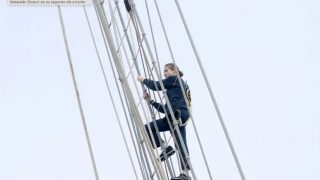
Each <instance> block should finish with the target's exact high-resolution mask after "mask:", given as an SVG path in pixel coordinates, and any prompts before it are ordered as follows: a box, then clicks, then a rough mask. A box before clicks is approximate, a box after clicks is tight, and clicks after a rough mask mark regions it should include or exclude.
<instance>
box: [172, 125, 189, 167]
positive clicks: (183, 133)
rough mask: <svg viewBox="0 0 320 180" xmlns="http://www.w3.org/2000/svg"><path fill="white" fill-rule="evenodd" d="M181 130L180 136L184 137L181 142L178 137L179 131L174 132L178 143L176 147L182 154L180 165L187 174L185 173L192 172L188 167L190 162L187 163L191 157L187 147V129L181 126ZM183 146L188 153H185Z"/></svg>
mask: <svg viewBox="0 0 320 180" xmlns="http://www.w3.org/2000/svg"><path fill="white" fill-rule="evenodd" d="M179 130H180V134H181V137H182V139H181V141H180V138H179V136H178V131H177V130H175V131H174V135H175V137H176V139H177V143H178V144H177V145H176V146H177V147H178V148H179V151H180V152H181V154H180V153H179V155H180V164H181V167H182V169H183V171H184V172H185V171H188V170H190V168H189V165H188V161H187V156H188V155H189V150H188V146H187V138H186V127H185V126H180V127H179ZM183 145H184V146H185V148H186V151H187V153H185V152H184V149H183Z"/></svg>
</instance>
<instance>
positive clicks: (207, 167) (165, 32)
mask: <svg viewBox="0 0 320 180" xmlns="http://www.w3.org/2000/svg"><path fill="white" fill-rule="evenodd" d="M154 4H155V7H156V10H157V14H158V17H159V20H160V24H161V27H162V31H163V34H164V36H165V39H166V43H167V46H168V49H169V52H170V55H171V58H172V61H173V63H174V64H176V61H175V58H174V55H173V50H172V48H171V45H170V42H169V37H168V34H167V31H166V28H165V26H164V22H163V19H162V16H161V13H160V8H159V6H158V3H157V0H154ZM178 80H179V84H180V86H181V87H182V80H181V77H180V75H179V74H178ZM181 91H182V93H183V96H184V99H185V101H187V97H186V94H185V92H184V90H183V89H182V88H181ZM188 111H189V113H190V119H191V122H192V125H193V129H194V131H195V133H196V137H197V140H198V144H199V147H200V150H201V154H202V157H203V159H204V162H205V165H206V169H207V172H208V175H209V177H210V179H211V180H212V179H213V177H212V173H211V171H210V168H209V164H208V161H207V158H206V155H205V153H204V149H203V146H202V142H201V139H200V136H199V133H198V130H197V127H196V123H195V121H194V120H193V115H192V112H191V109H190V108H189V107H188Z"/></svg>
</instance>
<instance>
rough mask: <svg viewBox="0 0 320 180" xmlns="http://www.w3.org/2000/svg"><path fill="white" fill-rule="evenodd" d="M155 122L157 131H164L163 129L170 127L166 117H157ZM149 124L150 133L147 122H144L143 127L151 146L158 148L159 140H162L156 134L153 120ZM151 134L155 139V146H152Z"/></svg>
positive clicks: (166, 129)
mask: <svg viewBox="0 0 320 180" xmlns="http://www.w3.org/2000/svg"><path fill="white" fill-rule="evenodd" d="M156 124H157V126H158V129H159V132H164V131H169V130H170V127H169V125H168V122H167V119H166V118H162V119H158V120H156ZM149 125H150V130H151V133H150V131H149V127H148V124H145V125H144V127H145V129H146V131H147V133H148V136H149V139H150V141H151V143H152V146H153V148H158V147H160V145H161V144H160V142H164V141H163V140H162V139H161V138H160V137H159V136H160V135H159V136H158V135H157V131H156V127H155V125H154V122H150V123H149ZM152 136H153V138H154V140H155V144H156V147H154V144H153V141H152Z"/></svg>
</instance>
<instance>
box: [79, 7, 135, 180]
mask: <svg viewBox="0 0 320 180" xmlns="http://www.w3.org/2000/svg"><path fill="white" fill-rule="evenodd" d="M83 11H84V14H85V17H86V20H87V24H88V27H89V30H90V35H91V39H92V42H93V45H94V48H95V52H96V55H97V58H98V60H99V65H100V68H101V71H102V74H103V78H104V81H105V84H106V86H107V89H108V93H109V97H110V99H111V103H112V106H113V109H114V112H115V115H116V119H117V122H118V125H119V128H120V131H121V135H122V138H123V141H124V143H125V146H126V150H127V153H128V155H129V158H130V162H131V166H132V168H133V171H134V174H135V176H136V179H137V180H138V179H139V178H138V174H137V170H136V168H135V166H134V162H133V158H132V155H131V153H130V149H129V145H128V142H127V139H126V136H125V134H124V131H123V127H122V124H121V122H120V117H119V114H118V111H117V108H116V105H115V102H114V99H113V96H112V94H111V89H110V86H109V83H108V80H107V77H106V73H105V70H104V68H103V65H102V61H101V57H100V53H99V50H98V47H97V43H96V40H95V37H94V35H93V31H92V27H91V23H90V19H89V17H88V13H87V10H86V8H85V6H83Z"/></svg>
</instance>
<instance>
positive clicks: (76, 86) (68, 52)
mask: <svg viewBox="0 0 320 180" xmlns="http://www.w3.org/2000/svg"><path fill="white" fill-rule="evenodd" d="M58 12H59V19H60V25H61V29H62V33H63V40H64V44H65V47H66V51H67V56H68V62H69V66H70V71H71V76H72V81H73V85H74V90H75V92H76V97H77V102H78V106H79V111H80V115H81V120H82V125H83V129H84V132H85V136H86V140H87V145H88V149H89V152H90V158H91V162H92V166H93V170H94V175H95V179H96V180H99V175H98V170H97V166H96V162H95V159H94V154H93V150H92V145H91V141H90V137H89V131H88V128H87V123H86V119H85V116H84V113H83V108H82V103H81V99H80V94H79V90H78V85H77V80H76V78H75V74H74V68H73V64H72V60H71V54H70V49H69V44H68V40H67V33H66V30H65V27H64V22H63V16H62V12H61V7H60V6H58Z"/></svg>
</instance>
